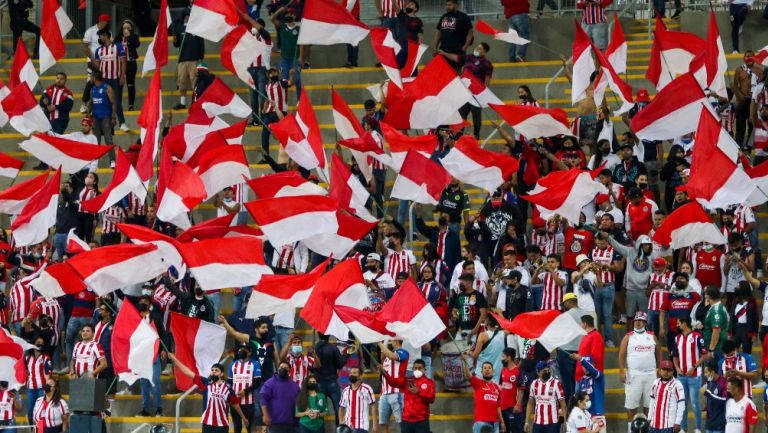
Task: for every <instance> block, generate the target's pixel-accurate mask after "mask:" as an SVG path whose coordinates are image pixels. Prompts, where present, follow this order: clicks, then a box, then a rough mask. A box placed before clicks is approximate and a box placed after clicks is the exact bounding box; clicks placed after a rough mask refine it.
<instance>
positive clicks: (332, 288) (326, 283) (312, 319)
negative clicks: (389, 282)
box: [301, 260, 370, 341]
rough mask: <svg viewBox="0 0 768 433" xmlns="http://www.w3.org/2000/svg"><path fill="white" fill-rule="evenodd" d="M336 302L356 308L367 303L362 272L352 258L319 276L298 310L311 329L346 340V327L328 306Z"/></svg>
mask: <svg viewBox="0 0 768 433" xmlns="http://www.w3.org/2000/svg"><path fill="white" fill-rule="evenodd" d="M336 305H341V306H345V307H352V308H357V309H358V310H362V309H364V308H366V307H370V303H369V301H368V293H367V291H366V288H365V281H364V280H363V274H362V271H361V270H360V265H358V264H357V261H355V260H344V261H342V262H340V263H339V264H337V265H336V266H335V267H334V268H333V269H331V270H330V271H328V272H326V273H325V275H323V276H322V277H320V279H319V280H318V281H317V283H315V288H314V290H312V294H311V295H310V296H309V299H308V300H307V302H306V304H305V305H304V308H303V309H302V310H301V318H302V319H304V320H305V321H306V322H307V324H309V326H311V327H312V328H313V329H315V330H317V331H318V332H320V333H322V334H325V335H333V336H335V337H336V338H338V339H340V340H345V341H346V340H348V339H349V330H348V328H347V326H346V325H344V322H343V321H342V320H341V319H340V318H339V316H338V315H337V314H336V313H335V312H334V310H333V308H332V307H333V306H336Z"/></svg>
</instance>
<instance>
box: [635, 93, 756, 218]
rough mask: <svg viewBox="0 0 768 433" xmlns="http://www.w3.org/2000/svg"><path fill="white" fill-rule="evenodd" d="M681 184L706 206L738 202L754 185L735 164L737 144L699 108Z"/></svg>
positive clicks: (721, 205) (710, 115)
mask: <svg viewBox="0 0 768 433" xmlns="http://www.w3.org/2000/svg"><path fill="white" fill-rule="evenodd" d="M646 108H647V107H646ZM685 187H686V190H687V191H688V195H689V197H691V198H695V199H696V200H697V201H698V202H699V203H701V204H702V205H703V206H704V207H705V208H707V209H718V208H719V209H726V208H728V207H729V206H731V205H738V204H742V203H744V202H745V201H746V200H747V198H748V197H749V196H750V195H751V194H752V193H753V192H754V191H755V188H756V186H755V183H754V182H752V179H751V178H750V177H749V175H748V174H747V173H745V172H744V169H742V168H741V166H739V146H738V144H736V142H735V141H734V140H733V138H732V137H731V135H730V134H729V133H728V132H727V131H726V130H724V129H723V128H722V127H721V126H720V121H718V119H716V118H715V116H714V115H713V114H712V113H710V112H709V111H708V110H701V116H700V118H699V126H698V128H696V145H694V146H693V155H692V158H691V174H690V179H689V180H688V182H686V184H685Z"/></svg>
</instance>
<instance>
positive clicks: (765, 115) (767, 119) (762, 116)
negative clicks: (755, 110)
mask: <svg viewBox="0 0 768 433" xmlns="http://www.w3.org/2000/svg"><path fill="white" fill-rule="evenodd" d="M760 118H761V119H762V120H764V121H766V122H768V114H761V115H760Z"/></svg>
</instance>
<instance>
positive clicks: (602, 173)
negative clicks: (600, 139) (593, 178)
mask: <svg viewBox="0 0 768 433" xmlns="http://www.w3.org/2000/svg"><path fill="white" fill-rule="evenodd" d="M606 141H607V140H606ZM597 175H598V176H608V177H613V173H612V172H611V170H608V169H607V168H604V169H602V170H600V173H598V174H597Z"/></svg>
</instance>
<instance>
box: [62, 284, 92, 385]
mask: <svg viewBox="0 0 768 433" xmlns="http://www.w3.org/2000/svg"><path fill="white" fill-rule="evenodd" d="M65 304H68V305H69V306H70V308H71V310H70V312H69V320H67V328H66V334H67V338H66V352H65V353H66V357H67V366H66V367H65V368H64V369H63V370H59V371H57V372H56V373H57V374H64V373H71V372H72V371H74V370H72V371H70V369H69V366H70V364H71V362H72V359H73V356H72V354H73V353H74V350H75V339H76V337H77V334H78V333H79V332H80V329H81V328H82V327H84V326H90V323H91V320H92V318H93V312H94V310H95V309H96V294H95V293H94V292H93V291H92V290H90V289H86V290H83V291H82V292H80V293H77V294H75V295H67V299H66V301H65ZM91 331H93V327H91Z"/></svg>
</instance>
